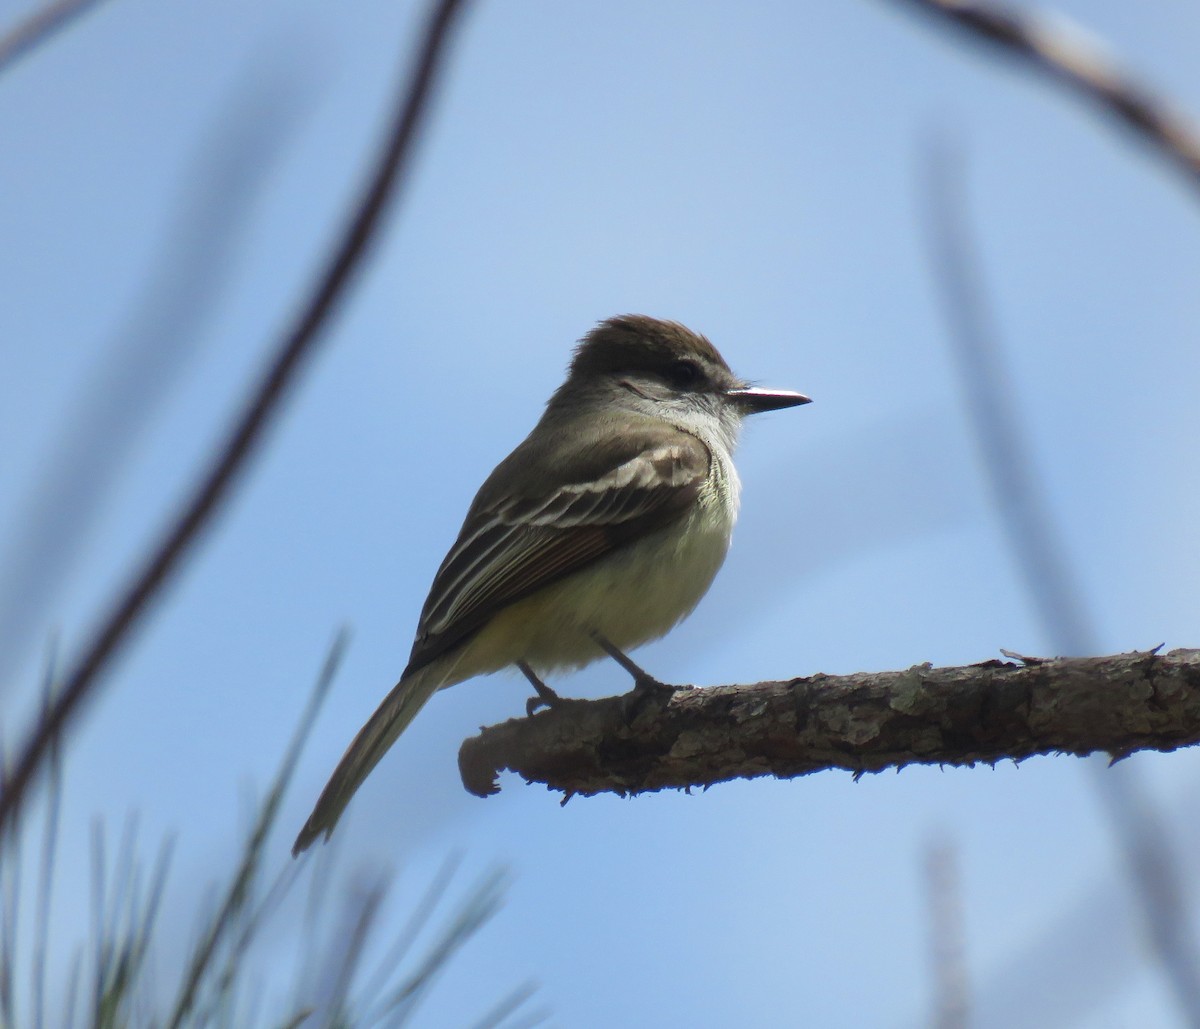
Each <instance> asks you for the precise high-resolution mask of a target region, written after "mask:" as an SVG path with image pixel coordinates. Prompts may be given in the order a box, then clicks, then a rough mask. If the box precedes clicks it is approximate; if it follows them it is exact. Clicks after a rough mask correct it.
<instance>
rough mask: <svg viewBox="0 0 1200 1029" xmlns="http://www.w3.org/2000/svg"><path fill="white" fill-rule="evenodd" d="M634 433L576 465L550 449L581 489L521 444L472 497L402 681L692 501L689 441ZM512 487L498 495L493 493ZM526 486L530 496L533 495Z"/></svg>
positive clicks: (596, 447) (651, 428)
mask: <svg viewBox="0 0 1200 1029" xmlns="http://www.w3.org/2000/svg"><path fill="white" fill-rule="evenodd" d="M639 428H641V430H642V431H640V432H630V431H628V429H629V426H624V427H623V429H624V430H625V431H622V432H619V433H617V432H614V433H611V434H610V435H609V436H608V438H603V439H602V440H601V441H600V442H599V443H597V442H596V441H595V440H594V439H593V440H592V441H591V442H590V443H589V444H588V447H587V451H586V453H580V454H577V455H575V456H576V457H577V458H578V459H579V460H575V461H572V460H569V459H568V460H564V455H563V453H562V450H561V449H555V450H554V453H553V458H554V462H555V468H561V467H563V466H566V467H578V468H580V470H581V471H582V472H583V473H584V475H583V477H582V478H581V481H578V482H569V483H565V484H561V485H558V486H557V487H556V488H555V489H553V490H551V491H549V492H543V493H539V492H538V491H537V490H536V484H537V483H539V482H546V481H551V482H553V481H556V477H555V475H554V469H553V468H548V467H539V462H543V463H544V462H546V461H547V459H548V458H549V457H550V451H551V448H549V447H547V446H545V445H542V446H538V445H537V444H531V443H530V442H529V441H527V443H526V444H523V445H522V447H521V448H518V450H517V451H515V452H514V454H513V455H512V457H510V458H509V459H508V460H507V461H506V462H505V463H504V464H503V465H501V466H500V468H498V469H497V470H496V472H494V473H493V475H492V478H490V479H489V480H488V482H487V483H485V484H484V486H483V488H482V489H481V490H480V491H479V495H478V496H477V497H476V498H475V503H474V504H473V505H472V507H471V511H470V513H469V514H468V515H467V520H466V522H465V523H464V524H463V528H462V531H461V532H460V533H459V537H458V540H457V541H456V542H455V544H454V546H453V547H452V548H451V550H450V553H449V554H447V555H446V559H445V560H444V561H443V562H442V566H441V568H439V569H438V573H437V575H436V577H435V578H434V580H433V586H432V587H431V588H430V591H429V598H428V599H427V600H426V601H425V607H424V609H423V610H422V612H421V621H420V624H419V626H418V629H417V638H416V642H415V643H414V644H413V650H412V655H411V657H410V658H409V663H408V668H407V669H405V672H404V674H405V675H406V676H407V675H409V674H411V673H412V672H415V671H416V670H417V669H419V668H421V667H422V666H424V665H426V664H428V663H429V662H430V661H432V660H433V659H434V658H436V657H439V656H440V655H442V654H444V653H445V652H446V651H447V650H450V649H451V648H452V647H455V646H457V645H458V644H459V643H461V642H463V641H464V640H466V639H467V638H469V637H470V636H471V635H473V634H474V633H476V632H478V631H479V629H481V628H482V627H483V626H484V625H485V624H486V623H487V621H488V620H489V619H490V618H491V617H492V616H493V615H495V614H496V613H497V612H498V611H500V610H501V609H502V608H505V607H507V606H508V605H509V604H512V603H514V602H516V601H518V600H521V599H522V598H524V597H527V596H529V595H530V594H532V593H535V592H536V591H537V590H539V589H542V588H543V587H545V586H548V585H550V584H551V583H553V582H556V581H557V580H559V579H562V578H564V577H565V576H567V575H570V574H572V573H573V572H577V571H579V570H580V569H581V568H585V567H586V566H587V565H589V564H591V563H592V562H593V561H596V560H597V559H599V558H601V557H603V556H604V555H605V554H608V553H610V552H612V551H613V550H616V549H617V548H619V547H621V546H624V545H625V544H627V543H629V542H630V541H631V540H634V539H636V538H638V537H640V536H642V535H644V534H645V533H647V532H652V531H653V530H655V529H658V528H661V527H662V526H665V525H668V524H669V523H671V522H672V521H674V520H675V519H677V518H679V517H681V516H682V515H683V514H684V513H686V512H687V511H688V510H689V509H690V508H691V506H692V504H693V503H694V502H695V499H696V495H697V493H698V492H699V489H700V486H701V484H702V483H703V482H704V480H705V478H706V477H707V475H708V470H709V460H710V458H709V452H708V448H707V447H705V446H704V444H702V443H701V442H700V441H699V440H698V439H696V438H695V437H694V436H691V435H689V434H688V433H686V432H682V431H680V430H677V429H673V428H669V427H665V426H662V425H661V424H656V423H648V424H647V425H645V426H640V427H639ZM506 485H507V486H508V487H511V490H502V489H501V488H498V487H504V486H506ZM531 486H532V487H534V488H531Z"/></svg>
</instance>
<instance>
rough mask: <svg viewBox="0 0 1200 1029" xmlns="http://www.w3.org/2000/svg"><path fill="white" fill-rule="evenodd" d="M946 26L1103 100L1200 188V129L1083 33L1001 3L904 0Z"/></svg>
mask: <svg viewBox="0 0 1200 1029" xmlns="http://www.w3.org/2000/svg"><path fill="white" fill-rule="evenodd" d="M904 2H905V3H906V4H907V5H908V6H910V7H915V8H917V9H918V10H920V11H923V12H925V13H927V14H929V15H932V16H933V17H936V18H937V19H939V20H940V21H941V22H942V23H943V24H946V25H949V26H952V27H956V28H959V29H963V30H965V31H966V32H967V33H968V34H969V35H970V36H971V37H972V38H974V39H975V40H977V41H979V42H982V43H984V44H987V45H990V46H994V47H998V48H999V49H1001V50H1003V51H1005V52H1007V53H1008V54H1010V55H1012V56H1013V57H1015V58H1016V59H1018V60H1020V61H1022V62H1024V63H1025V65H1026V66H1028V67H1030V68H1032V69H1033V70H1035V71H1037V72H1040V73H1042V74H1044V75H1047V76H1049V77H1050V78H1052V79H1054V80H1055V81H1057V82H1060V83H1062V84H1063V85H1065V86H1067V87H1068V88H1069V89H1071V90H1073V91H1074V92H1075V93H1077V94H1078V95H1080V96H1082V97H1083V98H1084V99H1086V100H1088V101H1089V102H1091V103H1093V104H1095V105H1097V106H1098V107H1099V108H1100V110H1102V111H1103V112H1105V113H1106V114H1107V115H1108V116H1109V117H1111V118H1113V119H1115V120H1116V121H1118V122H1119V123H1121V124H1122V125H1124V126H1125V127H1126V128H1127V129H1129V130H1130V131H1132V132H1133V133H1134V135H1135V136H1136V137H1137V138H1138V139H1140V140H1141V141H1142V142H1143V143H1144V144H1146V145H1147V146H1148V147H1149V148H1150V149H1152V150H1153V151H1154V152H1156V153H1157V154H1158V155H1159V156H1161V157H1164V158H1166V159H1167V160H1168V161H1169V162H1170V163H1171V164H1173V165H1174V166H1175V167H1176V168H1178V169H1179V170H1180V171H1182V172H1183V173H1184V175H1185V176H1186V177H1187V179H1188V181H1189V183H1190V185H1191V187H1192V188H1193V189H1195V190H1198V191H1200V127H1197V125H1196V123H1195V122H1194V121H1192V120H1191V119H1189V118H1188V117H1186V116H1185V115H1184V114H1183V113H1182V112H1181V111H1179V110H1177V109H1176V108H1175V107H1174V106H1173V105H1172V104H1170V103H1168V102H1167V101H1166V100H1164V99H1163V98H1162V97H1159V96H1156V95H1155V94H1154V93H1153V92H1152V91H1151V90H1150V89H1148V88H1146V87H1145V86H1143V85H1142V84H1141V83H1139V82H1137V81H1135V80H1134V79H1133V78H1132V77H1131V76H1130V75H1128V74H1127V73H1126V72H1125V71H1123V70H1122V69H1121V68H1119V67H1117V65H1116V64H1114V63H1113V61H1112V60H1111V59H1110V58H1109V57H1108V55H1107V54H1106V53H1105V52H1104V51H1103V50H1102V49H1101V48H1100V47H1098V46H1096V45H1094V44H1093V43H1092V42H1091V41H1090V40H1089V38H1088V37H1087V36H1086V35H1085V34H1084V33H1083V32H1082V31H1078V30H1077V31H1068V29H1067V27H1066V26H1065V23H1064V22H1063V21H1062V19H1061V18H1056V19H1055V20H1054V21H1051V20H1049V19H1048V18H1046V17H1044V16H1039V15H1036V14H1032V13H1029V12H1026V11H1019V10H1015V9H1013V8H1009V7H1005V6H1002V5H1000V4H994V3H979V2H967V0H904Z"/></svg>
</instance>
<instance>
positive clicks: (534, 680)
mask: <svg viewBox="0 0 1200 1029" xmlns="http://www.w3.org/2000/svg"><path fill="white" fill-rule="evenodd" d="M517 667H518V668H519V669H521V674H522V675H524V676H525V678H526V679H528V680H529V684H530V685H531V686H532V687H533V689H534V692H535V693H537V696H536V697H530V698H529V699H528V700H527V701H525V714H526V716H527V717H529V718H532V717H533V715H534V712H536V711H537V710H538V709H539V708H543V707H546V708H549V707H554V705H555V704H559V703H561V702H562V697H560V696H559V695H558V694H557V693H555V692H554V690H552V689H551V688H550V687H549V686H547V685H546V684H545V683H544V682H542V680H541V679H539V678H538V675H537V673H536V672H535V671H534V670H533V669H532V668H530V667H529V665H527V664H526V663H525V662H524V661H518V662H517Z"/></svg>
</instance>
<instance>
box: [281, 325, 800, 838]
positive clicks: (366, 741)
mask: <svg viewBox="0 0 1200 1029" xmlns="http://www.w3.org/2000/svg"><path fill="white" fill-rule="evenodd" d="M808 402H809V401H808V397H806V396H802V395H801V394H799V393H792V392H789V391H784V390H767V389H756V388H754V387H751V386H749V385H748V384H747V383H745V382H743V381H742V380H741V379H739V378H738V377H737V376H735V375H734V374H733V372H731V371H730V370H729V366H728V365H727V364H726V363H725V361H724V359H723V358H722V357H721V355H720V354H719V353H718V352H717V350H716V348H715V347H714V346H713V345H712V344H711V343H710V342H709V341H708V340H707V339H705V338H704V337H703V336H700V335H698V334H696V333H694V332H691V331H690V330H688V329H686V328H684V327H683V326H682V325H680V324H678V323H676V322H668V321H659V320H658V319H656V318H650V317H647V316H646V315H622V316H619V317H616V318H610V319H608V320H607V321H604V322H601V323H600V324H599V325H598V326H596V328H594V329H593V330H592V331H591V332H589V333H588V334H587V335H586V336H585V337H584V338H583V340H582V341H581V342H580V343H579V345H578V347H576V349H575V354H574V357H573V359H572V361H571V365H570V369H569V370H568V373H567V379H566V381H565V382H564V383H563V384H562V385H561V386H560V387H559V388H558V390H557V391H556V392H555V393H554V395H553V396H552V397H551V398H550V401H549V403H547V405H546V410H545V413H544V414H543V415H542V418H541V420H540V421H539V422H538V423H537V425H536V426H534V429H533V431H532V432H531V433H530V434H529V435H528V436H527V437H526V438H525V440H524V441H523V442H522V443H521V444H520V445H519V446H518V447H517V448H516V450H514V451H513V452H512V453H511V454H509V455H508V457H506V458H505V459H504V460H503V461H501V462H500V464H499V465H498V466H497V467H496V470H495V471H493V472H492V474H491V475H490V476H489V477H488V479H487V481H486V482H485V483H484V484H483V486H482V487H481V488H480V490H479V492H478V493H477V494H476V496H475V501H474V503H472V504H471V509H470V510H469V511H468V512H467V517H466V520H465V521H464V522H463V527H462V530H461V531H460V532H459V534H458V539H457V540H456V541H455V543H454V546H453V547H451V548H450V552H449V553H448V554H447V555H446V559H445V560H444V561H443V562H442V566H441V567H440V568H439V569H438V571H437V575H436V576H435V577H434V580H433V586H432V587H431V588H430V591H429V597H428V599H427V600H426V601H425V607H424V608H423V609H422V611H421V620H420V622H419V623H418V625H417V637H416V640H415V642H414V643H413V648H412V654H411V656H410V657H409V660H408V667H407V668H405V669H404V674H403V675H401V677H400V682H399V683H398V684H397V685H396V687H395V688H394V689H393V690H392V692H391V693H389V694H388V695H387V697H385V698H384V701H383V703H382V704H380V705H379V707H378V709H377V710H376V711H375V713H374V714H373V715H372V716H371V718H370V720H369V721H368V722H367V724H366V725H364V726H363V728H362V729H361V730H360V731H359V733H358V735H357V736H355V738H354V741H353V742H352V743H351V744H350V747H349V748H348V749H347V751H346V753H345V755H344V756H343V757H342V760H341V761H340V762H339V764H338V766H337V768H336V769H335V770H334V773H333V776H332V777H331V778H330V780H329V783H328V785H326V787H325V789H324V791H323V792H322V793H321V796H320V798H319V799H318V800H317V804H316V807H315V808H314V809H313V813H312V815H310V816H309V819H308V821H307V822H306V823H305V825H304V828H303V829H301V830H300V835H299V836H298V837H297V838H296V843H295V846H294V847H293V848H292V852H293V854H299V853H300V852H301V851H302V850H305V849H306V848H307V847H308V846H309V845H310V844H311V843H312V842H313V841H314V840H315V839H316V838H317V837H318V836H320V835H321V834H322V833H324V834H325V835H326V837H328V835H329V834H330V833H331V832H332V831H333V827H334V825H335V824H337V820H338V818H339V817H340V816H341V814H342V812H343V810H345V807H346V805H347V804H348V803H349V801H350V798H351V797H352V796H353V795H354V792H355V790H357V789H358V787H359V786H360V785H361V784H362V782H363V780H364V779H365V778H366V777H367V775H368V774H369V773H370V771H371V769H373V768H374V767H375V765H376V764H377V763H378V761H379V759H380V758H381V757H383V755H384V753H385V752H386V751H387V749H388V748H389V747H390V746H391V745H392V744H393V743H394V742H395V741H396V738H397V737H398V736H399V735H400V733H401V732H403V731H404V729H405V728H406V727H407V725H408V723H409V722H411V721H412V719H413V717H414V716H415V715H416V713H417V712H418V711H419V710H420V709H421V708H422V707H423V706H424V704H425V702H426V701H427V700H429V698H430V697H431V696H432V695H433V694H434V692H435V691H437V690H439V689H442V688H444V687H446V686H452V685H454V684H455V683H459V682H462V681H463V680H465V679H470V678H472V677H473V676H476V675H484V674H486V673H488V672H495V671H497V670H499V669H501V668H506V667H508V666H510V665H515V666H517V667H518V668H520V670H521V671H522V672H523V673H524V674H525V675H526V677H527V678H528V679H529V681H530V682H531V683H532V684H533V686H534V689H535V690H536V691H537V693H538V696H539V697H540V698H542V700H541V701H531V704H530V709H531V710H532V708H533V706H534V704H536V703H552V702H553V701H554V700H556V699H557V697H556V695H555V694H554V693H553V691H551V690H550V689H549V688H548V687H546V686H545V685H544V684H543V683H542V681H541V679H540V676H542V675H545V674H546V673H547V672H552V671H556V670H560V669H566V668H579V667H582V666H583V665H585V664H588V663H589V662H591V661H594V660H596V659H597V658H599V657H601V656H603V654H604V653H605V652H606V651H607V652H608V653H610V654H612V655H613V656H615V657H617V658H618V660H621V661H622V664H624V665H625V666H626V667H627V668H629V669H631V670H632V671H634V672H635V673H637V672H639V670H638V669H637V666H636V665H634V664H633V663H632V662H631V661H629V660H628V659H627V658H624V651H626V650H629V649H631V648H633V647H637V646H639V645H640V644H642V643H646V642H648V641H649V640H654V639H658V637H660V636H662V635H663V634H664V633H666V632H667V631H668V630H669V629H671V628H672V627H673V626H674V625H676V624H677V623H678V622H679V621H680V620H682V619H683V618H684V617H685V616H687V615H688V614H690V613H691V611H692V609H693V608H694V607H695V606H696V604H697V603H698V602H699V600H700V598H701V597H702V596H704V594H705V592H707V590H708V587H709V586H710V585H711V583H712V581H713V577H714V576H715V575H716V574H717V570H718V569H719V568H720V567H721V564H722V562H723V561H724V560H725V552H726V550H727V549H728V547H729V538H730V534H731V533H732V531H733V523H734V520H735V518H736V517H737V508H738V492H739V482H738V477H737V472H736V471H735V470H734V467H733V450H734V447H735V445H736V443H737V438H738V432H739V429H740V427H741V422H742V418H743V417H744V416H745V415H748V414H753V413H755V412H758V411H773V410H776V409H778V408H784V407H794V406H796V405H797V404H807V403H808ZM647 678H648V677H647Z"/></svg>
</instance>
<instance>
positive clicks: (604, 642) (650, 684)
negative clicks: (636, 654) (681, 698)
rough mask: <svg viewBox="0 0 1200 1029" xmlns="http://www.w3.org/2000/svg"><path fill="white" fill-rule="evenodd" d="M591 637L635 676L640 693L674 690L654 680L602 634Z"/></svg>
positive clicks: (635, 683) (634, 681)
mask: <svg viewBox="0 0 1200 1029" xmlns="http://www.w3.org/2000/svg"><path fill="white" fill-rule="evenodd" d="M591 636H592V639H593V640H594V641H595V643H596V646H598V647H599V648H600V649H601V650H603V651H604V652H605V653H606V654H607V655H608V656H609V657H611V658H612V659H613V660H614V661H616V663H617V664H619V665H620V666H621V667H622V668H624V669H625V671H627V672H628V673H629V674H630V675H632V676H633V688H634V689H635V690H637V691H638V692H642V691H646V690H656V689H659V690H662V689H666V690H673V689H674V687H673V686H668V685H667V684H666V683H664V682H659V681H658V680H657V679H656V678H654V676H653V675H651V674H650V673H649V672H647V671H646V670H645V669H644V668H642V667H641V666H640V665H639V664H638V663H637V662H636V661H634V660H633V658H631V657H630V656H629V655H628V654H626V653H625V651H623V650H622V649H621V648H620V647H618V646H617V645H616V644H615V643H613V642H612V640H609V639H606V638H605V637H604V636H601V635H600V633H598V632H595V631H593V632H592V634H591Z"/></svg>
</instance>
